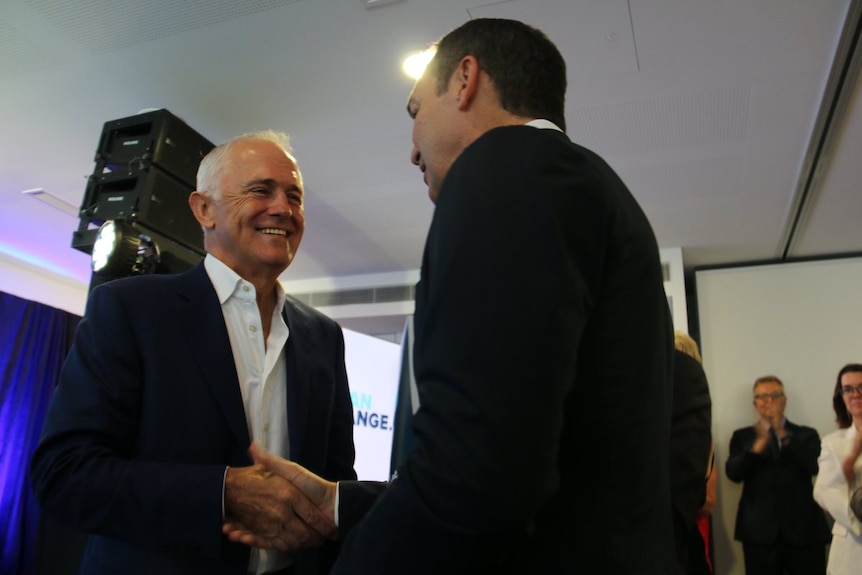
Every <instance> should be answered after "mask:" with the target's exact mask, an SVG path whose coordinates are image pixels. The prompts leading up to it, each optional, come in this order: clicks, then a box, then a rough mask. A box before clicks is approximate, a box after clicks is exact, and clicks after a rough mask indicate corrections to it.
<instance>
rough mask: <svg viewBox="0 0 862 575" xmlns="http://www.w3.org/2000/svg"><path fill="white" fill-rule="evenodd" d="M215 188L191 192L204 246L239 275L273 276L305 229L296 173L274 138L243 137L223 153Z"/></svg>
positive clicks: (287, 261)
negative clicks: (246, 138)
mask: <svg viewBox="0 0 862 575" xmlns="http://www.w3.org/2000/svg"><path fill="white" fill-rule="evenodd" d="M215 187H216V188H217V189H215V190H201V191H197V192H194V194H193V196H196V197H195V198H193V199H192V202H191V203H192V209H193V211H194V212H195V216H196V217H197V219H198V221H199V222H200V223H201V225H202V226H203V227H204V230H205V235H204V237H205V245H206V250H207V251H208V252H209V253H211V254H212V255H214V256H215V257H217V258H218V259H219V260H221V261H222V262H224V263H225V264H227V265H228V266H229V267H230V268H231V269H233V270H234V271H235V272H237V273H238V274H239V275H240V276H242V277H243V278H245V279H247V280H249V281H253V280H254V279H255V278H274V277H278V275H279V274H281V272H283V271H284V270H285V269H286V268H287V266H289V265H290V263H291V262H292V261H293V258H294V256H295V255H296V250H297V249H298V248H299V242H300V240H301V239H302V233H303V231H304V230H305V212H304V210H303V187H302V176H301V175H300V173H299V169H298V168H297V167H296V162H295V161H294V159H293V158H292V157H291V156H290V155H289V154H288V153H287V152H285V151H284V149H282V148H281V147H280V146H278V145H277V144H275V143H274V142H271V141H267V140H258V139H248V140H240V141H237V142H235V143H234V144H233V145H232V146H231V148H230V149H229V150H228V151H227V154H226V156H225V158H224V161H223V165H222V169H221V170H220V174H219V177H218V179H217V182H216V184H215Z"/></svg>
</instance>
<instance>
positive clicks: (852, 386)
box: [814, 363, 862, 575]
mask: <svg viewBox="0 0 862 575" xmlns="http://www.w3.org/2000/svg"><path fill="white" fill-rule="evenodd" d="M832 405H833V407H834V409H835V415H836V416H837V418H838V427H839V428H840V429H839V430H838V431H835V432H833V433H830V434H829V435H827V436H825V437H824V438H823V441H822V446H821V450H820V458H819V459H818V464H819V466H820V472H819V474H818V475H817V479H816V480H815V482H814V499H815V500H817V503H819V504H820V506H821V507H823V509H825V510H826V511H827V512H828V513H829V515H831V516H832V518H833V519H834V520H835V524H834V525H833V527H832V547H831V548H830V550H829V562H828V564H827V567H826V572H827V575H859V573H862V523H860V521H859V519H858V518H857V517H856V515H855V514H854V513H853V512H852V510H851V508H850V494H851V493H852V492H853V491H855V490H856V489H858V488H859V487H860V486H862V458H860V457H859V455H860V454H862V364H858V363H851V364H848V365H845V366H844V367H843V368H841V371H839V372H838V380H837V381H836V383H835V391H834V393H833V397H832Z"/></svg>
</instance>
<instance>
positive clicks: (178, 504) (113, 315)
mask: <svg viewBox="0 0 862 575" xmlns="http://www.w3.org/2000/svg"><path fill="white" fill-rule="evenodd" d="M285 310H286V314H287V323H288V325H289V328H290V338H289V340H288V343H287V346H286V354H287V356H286V359H287V371H288V377H287V383H286V384H287V386H288V389H287V398H288V402H287V403H288V404H287V406H286V410H287V417H288V426H289V434H290V449H291V458H292V459H294V460H295V461H297V462H299V463H301V464H302V465H304V466H306V467H308V468H309V469H311V470H312V471H315V472H316V473H318V474H320V475H322V476H324V477H329V478H332V479H337V478H355V477H356V475H355V473H354V471H353V460H354V449H353V416H352V407H351V402H350V394H349V391H348V387H347V376H346V372H345V367H344V355H343V354H344V343H343V338H342V333H341V330H340V328H339V326H338V325H337V324H336V323H335V322H334V321H332V320H331V319H329V318H326V317H325V316H323V315H321V314H320V313H318V312H316V311H314V310H312V309H311V308H309V307H307V306H305V305H303V304H302V303H300V302H298V301H294V300H292V299H290V300H289V301H288V303H287V305H286V306H285ZM249 443H250V441H249V435H248V428H247V425H246V421H245V414H244V411H243V402H242V396H241V393H240V388H239V383H238V380H237V375H236V367H235V365H234V361H233V355H232V352H231V349H230V341H229V339H228V334H227V329H226V327H225V324H224V319H223V315H222V312H221V308H220V304H219V302H218V299H217V296H216V292H215V289H214V288H213V286H212V283H211V282H210V280H209V277H208V276H207V274H206V270H205V269H204V267H203V264H201V265H198V266H197V267H195V268H194V269H192V270H191V271H189V272H187V273H184V274H180V275H153V276H143V277H137V278H130V279H124V280H118V281H115V282H110V283H107V284H104V285H102V286H99V287H97V288H95V289H94V290H93V292H92V293H91V294H90V297H89V300H88V302H87V310H86V313H85V316H84V319H83V320H82V321H81V324H80V326H79V328H78V331H77V334H76V338H75V344H74V347H73V349H72V351H71V352H70V355H69V357H68V358H67V360H66V363H65V365H64V367H63V371H62V374H61V376H60V382H59V385H58V387H57V389H56V392H55V395H54V397H53V399H52V402H51V405H50V408H49V410H48V414H47V418H46V420H45V425H44V428H43V434H42V439H41V441H40V443H39V446H38V448H37V450H36V452H35V454H34V456H33V460H32V466H31V473H32V481H33V488H34V491H35V493H36V496H37V498H38V500H39V502H40V504H41V506H42V509H43V511H44V513H45V514H46V515H48V516H50V517H52V518H54V519H55V520H57V521H59V522H61V523H64V524H66V525H68V526H70V527H72V528H74V529H76V530H79V531H82V532H85V533H90V534H93V536H92V537H91V538H90V541H89V544H88V548H87V550H86V551H85V555H84V559H83V563H82V568H81V569H82V572H83V573H132V574H134V573H141V574H143V573H160V574H164V573H184V574H188V573H207V574H213V573H225V574H228V573H230V574H243V575H244V574H245V572H246V566H247V563H248V548H246V547H245V546H242V545H237V544H233V543H230V542H228V541H227V539H226V538H225V537H224V536H223V535H222V533H221V523H222V485H223V478H224V474H225V466H227V465H231V466H245V465H250V464H251V461H250V459H249V457H248V454H247V449H248V446H249ZM317 555H318V553H317V552H311V553H308V554H305V556H303V554H301V555H300V556H299V557H298V559H297V566H298V567H299V568H300V572H304V573H316V572H317V569H316V567H315V564H316V562H317V560H318V557H316V556H317Z"/></svg>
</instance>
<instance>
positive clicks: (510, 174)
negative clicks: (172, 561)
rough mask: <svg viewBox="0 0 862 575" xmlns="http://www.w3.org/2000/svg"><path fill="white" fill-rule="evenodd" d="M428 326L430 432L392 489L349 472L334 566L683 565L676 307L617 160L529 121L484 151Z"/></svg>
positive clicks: (376, 569) (420, 311)
mask: <svg viewBox="0 0 862 575" xmlns="http://www.w3.org/2000/svg"><path fill="white" fill-rule="evenodd" d="M415 333H416V335H415V346H414V353H413V358H414V366H415V376H416V382H417V387H418V390H419V398H420V407H419V410H418V411H417V412H416V415H415V416H414V418H413V430H414V432H415V437H416V446H415V449H414V451H413V452H412V453H411V454H410V455H409V456H408V457H407V459H406V461H405V463H404V464H402V465H401V467H400V468H399V469H398V477H397V478H396V479H394V480H393V481H392V482H390V483H389V486H388V487H387V488H386V489H385V490H383V491H382V493H380V492H381V488H380V486H379V485H362V484H359V485H356V484H353V483H352V482H343V483H342V484H341V487H342V490H341V491H340V500H339V529H340V530H343V531H344V533H345V536H344V543H343V545H342V550H341V554H340V555H339V558H338V562H337V563H336V567H335V570H334V572H335V573H338V574H339V575H341V574H347V573H350V574H355V573H367V574H369V575H383V574H386V573H393V574H397V573H411V574H414V575H415V574H422V573H428V574H437V573H447V574H450V575H451V574H454V573H471V574H472V573H541V574H543V575H544V574H549V573H575V572H577V573H591V574H596V575H601V574H608V575H611V574H613V575H622V574H628V573H631V574H634V573H638V574H641V573H657V574H662V575H664V574H667V573H671V572H672V570H673V563H674V557H673V527H672V521H671V503H670V487H669V484H670V481H669V441H670V422H671V392H672V388H671V363H672V353H673V338H672V328H671V321H670V316H669V313H668V307H667V300H666V297H665V294H664V290H663V285H662V273H661V265H660V261H659V253H658V247H657V245H656V240H655V237H654V235H653V233H652V230H651V229H650V226H649V223H648V222H647V219H646V217H645V216H644V214H643V212H642V211H641V209H640V207H638V205H637V202H636V201H635V199H634V198H633V197H632V195H631V194H630V193H629V191H628V190H627V189H626V187H625V185H624V184H623V183H622V182H621V181H620V179H619V178H618V177H617V176H616V174H614V172H613V170H611V168H610V167H609V166H608V165H607V164H606V163H605V162H604V161H602V160H601V158H599V157H598V156H597V155H596V154H594V153H592V152H590V151H589V150H586V149H584V148H582V147H580V146H578V145H576V144H574V143H572V142H571V141H569V139H568V138H567V137H566V135H565V134H562V133H560V132H557V131H553V130H543V129H536V128H533V127H530V126H510V127H502V128H497V129H494V130H491V131H489V132H487V133H486V134H484V135H483V136H481V137H480V138H479V139H478V140H476V141H475V142H474V143H473V144H471V145H470V146H469V147H467V149H465V150H464V151H463V152H462V153H461V155H460V156H459V157H458V159H457V160H456V161H455V162H454V163H453V165H452V167H451V169H450V170H449V173H448V174H447V176H446V180H445V182H444V184H443V186H442V188H441V190H440V195H439V198H438V201H437V206H436V209H435V213H434V219H433V221H432V223H431V228H430V230H429V232H428V239H427V242H426V246H425V253H424V257H423V262H422V275H421V281H420V282H419V285H418V286H417V289H416V314H415ZM378 494H379V497H378V496H377V495H378ZM372 502H373V503H374V505H373V507H371V509H370V511H368V512H367V513H366V514H364V516H363V515H362V513H361V511H362V507H363V506H365V509H367V508H368V505H369V504H370V503H372ZM342 512H343V514H342ZM355 521H358V522H357V523H355V525H352V523H354V522H355ZM351 527H352V529H351Z"/></svg>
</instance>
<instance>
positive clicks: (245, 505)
mask: <svg viewBox="0 0 862 575" xmlns="http://www.w3.org/2000/svg"><path fill="white" fill-rule="evenodd" d="M261 451H262V450H261ZM267 455H269V454H267ZM269 457H272V458H273V459H278V458H274V457H273V456H269ZM288 463H289V462H288ZM291 465H295V464H291ZM296 467H299V466H296ZM299 469H303V468H301V467H299ZM303 471H304V469H303ZM315 477H316V476H315ZM321 481H322V480H321ZM224 504H225V516H226V517H225V519H226V520H225V527H224V528H223V531H224V532H225V533H228V534H230V532H231V530H229V529H228V526H233V527H232V530H233V531H237V530H238V529H239V530H245V531H248V532H250V533H254V534H255V536H256V539H255V541H254V543H257V544H256V545H254V546H256V547H264V548H275V549H278V550H280V551H285V552H288V553H293V552H296V551H299V550H300V549H305V548H308V547H317V546H320V545H322V544H323V542H324V541H325V540H326V539H328V538H334V537H335V535H336V528H335V522H334V519H333V515H332V514H331V513H330V514H325V513H324V512H322V511H321V510H320V509H319V508H318V506H317V505H316V504H315V503H314V502H312V501H311V500H310V499H309V498H308V497H307V496H306V495H304V494H303V493H302V491H300V489H299V488H298V487H297V486H295V485H294V484H293V483H291V482H290V481H288V480H287V479H285V478H284V477H282V476H280V475H278V474H276V473H273V471H271V470H269V469H267V468H266V467H264V466H263V465H261V464H259V463H257V464H255V465H252V466H250V467H231V468H228V470H227V474H226V477H225V494H224ZM231 539H232V540H234V541H239V540H240V539H237V538H234V537H231ZM242 542H243V543H248V542H247V541H244V540H243V541H242Z"/></svg>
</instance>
